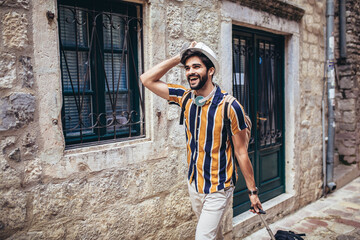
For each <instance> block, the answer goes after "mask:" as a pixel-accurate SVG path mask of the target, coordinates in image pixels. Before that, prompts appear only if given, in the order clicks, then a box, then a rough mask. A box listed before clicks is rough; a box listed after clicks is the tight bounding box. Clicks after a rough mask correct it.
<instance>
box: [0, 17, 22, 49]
mask: <svg viewBox="0 0 360 240" xmlns="http://www.w3.org/2000/svg"><path fill="white" fill-rule="evenodd" d="M2 23H3V30H2V37H3V41H4V46H5V47H7V48H13V49H23V48H24V47H25V45H26V44H27V43H28V35H27V34H28V32H27V25H28V20H27V17H26V14H19V13H17V12H9V13H7V14H5V15H4V17H3V19H2Z"/></svg>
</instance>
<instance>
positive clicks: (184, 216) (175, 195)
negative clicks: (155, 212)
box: [163, 183, 194, 227]
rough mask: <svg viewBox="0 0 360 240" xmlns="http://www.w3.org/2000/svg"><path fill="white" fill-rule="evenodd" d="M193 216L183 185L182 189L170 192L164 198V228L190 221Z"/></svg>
mask: <svg viewBox="0 0 360 240" xmlns="http://www.w3.org/2000/svg"><path fill="white" fill-rule="evenodd" d="M193 216H194V214H193V212H192V210H191V203H190V199H189V194H188V191H187V189H186V184H185V183H184V187H181V188H180V189H179V190H177V191H174V192H171V193H170V194H169V195H168V196H167V197H166V198H165V201H164V218H163V223H164V226H165V227H175V226H177V225H179V224H180V223H182V222H185V221H190V220H191V218H192V217H193Z"/></svg>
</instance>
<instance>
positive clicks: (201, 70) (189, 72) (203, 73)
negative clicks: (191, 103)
mask: <svg viewBox="0 0 360 240" xmlns="http://www.w3.org/2000/svg"><path fill="white" fill-rule="evenodd" d="M208 72H209V71H208V70H207V69H206V66H205V65H204V63H203V62H202V61H201V60H200V58H199V57H198V56H193V57H190V58H189V59H188V60H186V63H185V75H186V78H187V80H188V82H189V85H190V88H191V89H192V90H199V89H201V88H202V87H203V86H204V85H205V83H206V81H207V80H208Z"/></svg>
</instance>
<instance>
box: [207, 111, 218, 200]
mask: <svg viewBox="0 0 360 240" xmlns="http://www.w3.org/2000/svg"><path fill="white" fill-rule="evenodd" d="M216 109H217V105H216V104H211V105H210V107H209V110H208V116H207V120H208V121H207V128H206V139H205V147H204V150H205V160H204V179H205V184H204V193H210V188H211V181H210V180H211V162H212V161H211V159H212V156H211V150H212V146H213V141H214V139H213V130H214V125H215V120H214V119H215V113H216Z"/></svg>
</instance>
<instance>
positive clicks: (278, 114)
mask: <svg viewBox="0 0 360 240" xmlns="http://www.w3.org/2000/svg"><path fill="white" fill-rule="evenodd" d="M233 30H234V31H233V32H234V34H233V95H234V96H235V97H236V98H237V99H238V101H239V102H240V103H241V104H242V105H243V106H244V109H245V112H246V113H247V114H248V115H249V116H250V118H251V121H252V123H253V127H252V130H251V132H252V135H251V140H250V144H249V149H248V153H249V158H250V160H251V162H252V164H253V168H254V174H255V181H256V184H257V186H258V188H259V190H260V194H259V197H260V200H261V201H262V202H264V201H266V200H269V199H271V198H273V197H275V196H277V195H279V194H281V193H283V192H284V189H285V186H284V144H283V143H284V138H283V132H284V125H283V123H284V121H283V119H284V101H283V98H284V97H283V96H284V89H283V82H284V80H283V72H284V63H283V62H284V60H283V59H284V58H283V49H284V39H283V37H282V36H279V35H274V34H269V33H266V32H261V31H255V30H251V29H248V28H239V27H234V29H233ZM249 207H250V202H249V197H248V195H247V188H246V184H245V180H244V178H243V177H242V175H241V172H240V171H239V180H238V182H237V183H236V188H235V192H234V203H233V210H234V216H236V215H238V214H240V213H242V212H244V211H247V210H248V209H249Z"/></svg>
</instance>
